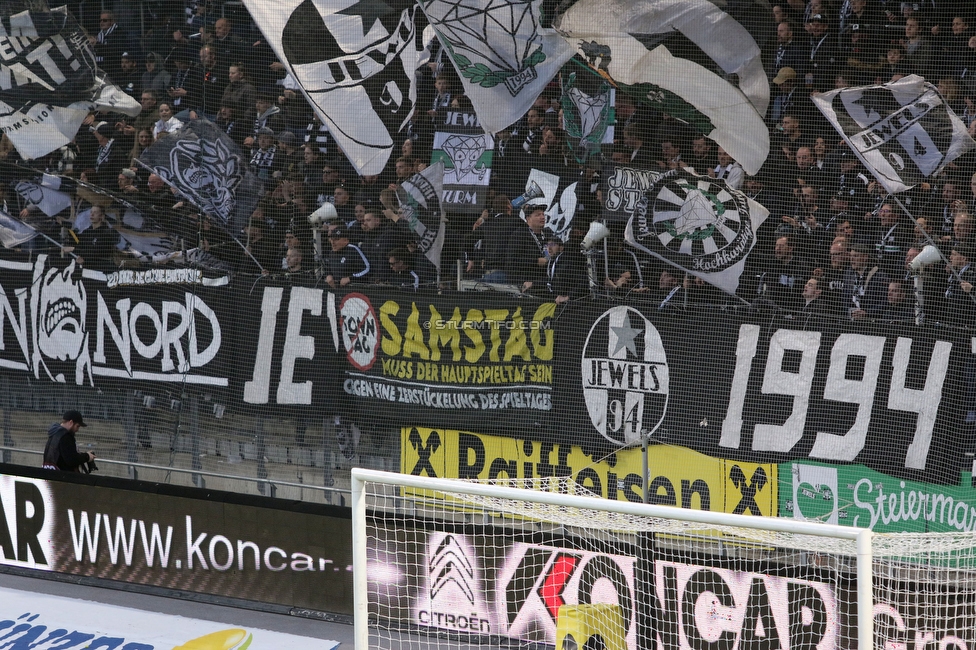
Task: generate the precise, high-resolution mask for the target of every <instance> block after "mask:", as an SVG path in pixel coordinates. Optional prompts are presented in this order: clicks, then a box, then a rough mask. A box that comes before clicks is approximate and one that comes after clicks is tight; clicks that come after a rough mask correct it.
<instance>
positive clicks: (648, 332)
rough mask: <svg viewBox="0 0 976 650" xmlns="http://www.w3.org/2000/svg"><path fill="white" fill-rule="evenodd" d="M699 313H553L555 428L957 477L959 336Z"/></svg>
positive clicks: (938, 478) (580, 306)
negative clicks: (554, 335) (664, 314)
mask: <svg viewBox="0 0 976 650" xmlns="http://www.w3.org/2000/svg"><path fill="white" fill-rule="evenodd" d="M712 316H713V317H711V318H704V317H702V314H697V315H693V314H687V315H685V316H671V315H668V316H665V317H662V316H661V315H660V314H659V313H658V312H656V311H654V310H648V311H647V312H646V313H645V312H644V311H642V310H640V309H638V308H636V307H633V306H622V305H621V306H610V305H606V304H599V305H598V304H594V303H577V304H575V305H573V306H571V307H570V308H568V309H567V310H566V312H564V313H561V314H560V315H559V316H558V317H557V318H556V319H555V323H556V328H555V329H556V339H557V341H558V346H557V350H556V352H557V353H556V356H555V359H556V362H555V363H554V367H553V377H554V381H555V383H554V398H553V413H554V417H555V419H556V429H557V430H559V431H572V432H573V434H574V435H575V436H576V437H577V439H578V440H588V441H591V442H593V441H603V443H604V444H605V445H606V446H608V447H609V448H616V447H620V446H622V445H637V444H639V443H640V441H641V435H642V434H643V435H645V436H649V439H650V441H652V442H661V443H668V444H676V445H681V446H685V447H690V448H692V449H695V450H698V451H701V452H703V453H706V454H709V455H712V456H718V457H725V458H732V459H737V460H744V461H749V462H755V463H769V462H783V461H787V460H795V459H815V460H820V461H825V462H830V463H848V462H856V463H862V464H864V465H867V466H869V467H872V468H874V469H877V470H879V471H883V472H886V473H889V474H892V475H896V476H900V477H904V478H913V479H917V480H924V481H929V482H940V483H946V482H954V481H956V480H957V479H958V476H959V474H958V470H959V459H958V452H959V449H960V444H961V439H960V438H959V437H958V433H957V432H958V430H959V425H960V424H961V423H962V419H963V416H964V411H962V409H961V408H960V406H961V404H962V402H961V399H962V389H963V387H964V384H963V382H961V381H960V379H961V378H962V377H963V376H964V368H966V367H969V366H968V364H972V355H971V354H970V341H969V338H968V337H965V338H964V337H961V336H953V335H951V334H947V333H945V332H939V333H938V334H939V335H938V336H933V332H932V331H925V332H923V331H920V330H918V329H915V328H907V327H906V328H897V327H893V326H885V327H884V328H883V329H882V328H881V327H880V326H878V327H875V326H872V325H864V326H861V327H858V328H856V329H848V328H845V329H841V328H839V327H834V326H828V325H827V323H826V322H825V321H824V320H823V319H821V320H819V321H818V325H820V327H818V328H817V329H810V328H804V327H803V326H802V324H801V323H800V322H799V321H793V320H787V319H772V320H767V321H765V322H763V323H762V324H759V323H755V322H750V321H747V320H743V319H737V318H734V317H730V316H723V317H718V318H716V317H714V316H715V315H714V314H713V315H712ZM593 444H596V442H593Z"/></svg>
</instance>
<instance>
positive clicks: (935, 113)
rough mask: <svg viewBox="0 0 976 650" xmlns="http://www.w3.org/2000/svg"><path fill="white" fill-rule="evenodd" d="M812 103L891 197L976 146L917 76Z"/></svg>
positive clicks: (828, 95)
mask: <svg viewBox="0 0 976 650" xmlns="http://www.w3.org/2000/svg"><path fill="white" fill-rule="evenodd" d="M813 103H814V104H816V105H817V108H819V109H820V112H822V113H823V114H824V115H825V116H826V117H827V119H828V120H829V121H830V123H831V124H833V125H834V128H835V129H837V131H838V132H839V133H840V134H841V135H842V136H843V137H844V141H845V142H847V144H848V145H849V146H850V147H851V149H853V150H854V153H855V154H856V155H857V157H858V158H860V159H861V162H863V163H864V165H865V166H866V167H867V168H868V169H869V170H870V171H871V173H873V174H874V177H875V178H877V179H878V182H880V183H881V185H883V186H884V188H885V190H887V191H888V192H891V193H892V194H895V193H897V192H903V191H905V190H907V189H909V188H911V187H913V186H915V185H917V184H918V183H921V182H922V180H923V179H924V178H928V177H929V176H932V175H934V174H937V173H938V172H939V171H940V170H942V168H944V167H945V166H946V165H947V164H949V163H950V162H952V161H953V160H955V159H956V158H958V157H959V156H961V155H962V154H964V153H966V152H967V151H969V150H970V149H972V148H973V147H976V142H974V141H973V139H972V138H971V137H969V133H967V131H966V125H965V124H964V123H963V122H962V120H960V119H959V117H957V116H956V114H955V113H953V112H952V109H951V108H949V105H948V104H947V103H946V101H945V100H944V99H943V98H942V96H941V95H940V94H939V91H938V90H937V89H936V88H935V86H933V85H932V84H930V83H928V82H926V81H925V79H923V78H922V77H919V76H918V75H909V76H907V77H903V78H901V79H899V80H898V81H893V82H891V83H887V84H883V85H880V86H859V87H857V88H843V89H841V90H833V91H831V92H829V93H824V94H822V95H814V96H813Z"/></svg>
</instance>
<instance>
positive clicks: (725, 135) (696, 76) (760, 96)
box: [553, 0, 769, 174]
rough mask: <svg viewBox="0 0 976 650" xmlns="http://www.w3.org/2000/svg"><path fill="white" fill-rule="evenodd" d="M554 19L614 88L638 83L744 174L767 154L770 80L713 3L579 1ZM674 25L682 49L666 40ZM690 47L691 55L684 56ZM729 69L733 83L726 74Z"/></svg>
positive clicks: (753, 47)
mask: <svg viewBox="0 0 976 650" xmlns="http://www.w3.org/2000/svg"><path fill="white" fill-rule="evenodd" d="M745 4H748V5H751V4H753V3H752V2H748V3H745ZM553 26H554V27H555V28H556V29H557V30H559V32H560V33H561V34H562V35H563V36H565V37H566V39H568V40H569V41H570V42H572V43H573V44H574V46H575V47H576V48H578V50H579V52H580V55H581V56H582V57H583V58H584V59H586V60H587V61H588V62H589V63H590V65H591V66H592V67H593V68H595V69H597V70H598V71H600V73H601V74H603V75H605V76H607V77H609V78H611V79H612V80H613V81H614V82H615V83H617V84H618V86H619V87H620V88H621V90H624V91H628V90H629V92H631V93H633V92H634V91H637V90H639V95H640V96H641V98H642V100H644V101H647V102H650V103H654V104H657V105H658V106H659V107H660V108H661V109H662V110H664V111H665V112H668V113H671V114H673V115H674V116H675V117H678V118H679V119H682V120H684V121H686V122H688V123H689V124H690V125H691V126H692V127H693V128H695V129H696V130H698V131H700V132H701V133H703V134H704V135H706V136H708V137H709V138H711V139H712V140H714V141H715V142H717V143H718V144H719V145H721V146H722V148H723V149H725V150H726V151H727V152H728V153H729V155H731V156H732V157H733V158H735V160H737V161H738V162H739V163H740V164H741V165H742V167H743V169H745V170H746V171H747V172H748V173H750V174H755V173H756V172H757V171H759V168H760V167H761V166H762V164H763V162H765V160H766V156H767V155H768V154H769V132H768V131H767V129H766V125H765V122H764V120H763V116H764V115H765V112H766V107H767V105H768V103H769V82H768V80H767V78H766V75H765V73H764V71H763V67H762V62H761V59H760V49H759V45H758V44H757V42H756V40H755V38H754V37H753V36H752V34H751V33H750V32H749V30H748V29H746V27H745V26H744V25H743V24H741V23H740V22H739V21H738V20H736V19H735V18H734V17H732V16H731V15H730V14H728V13H726V12H725V11H724V10H723V9H721V8H719V7H718V6H717V5H716V4H715V3H712V2H710V1H709V0H656V1H655V2H642V1H636V0H578V2H576V3H574V4H573V5H572V6H571V7H570V8H569V9H567V10H566V11H565V12H564V13H562V14H561V15H559V16H557V17H556V18H555V20H554V21H553ZM678 32H680V34H681V35H683V36H684V37H685V38H686V39H687V41H685V42H683V44H682V50H681V52H682V55H681V56H676V55H675V54H674V53H672V52H671V50H670V49H668V46H667V44H668V39H669V38H670V37H671V36H673V35H675V34H677V33H678ZM689 42H690V45H689ZM689 49H694V50H695V51H696V52H697V53H698V54H699V56H698V57H697V60H692V59H690V58H687V57H685V56H684V53H685V51H687V50H689ZM720 73H721V74H720ZM731 75H735V78H736V79H737V80H738V85H737V86H736V85H733V84H732V83H730V82H729V81H728V80H727V77H729V76H731ZM627 87H629V89H628V88H627ZM669 97H670V98H671V99H672V100H673V99H678V98H680V100H683V101H681V102H680V103H681V104H684V106H683V108H682V110H683V111H684V112H685V113H691V114H692V115H681V114H680V113H679V111H677V110H674V108H673V105H674V103H675V102H673V101H671V104H672V107H669V106H668V105H667V104H668V102H669Z"/></svg>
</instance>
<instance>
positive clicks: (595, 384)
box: [580, 306, 670, 446]
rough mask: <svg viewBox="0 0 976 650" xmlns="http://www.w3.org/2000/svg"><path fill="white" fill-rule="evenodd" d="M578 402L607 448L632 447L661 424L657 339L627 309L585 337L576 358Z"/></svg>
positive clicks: (663, 370)
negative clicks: (580, 384) (579, 381)
mask: <svg viewBox="0 0 976 650" xmlns="http://www.w3.org/2000/svg"><path fill="white" fill-rule="evenodd" d="M580 370H581V374H582V380H583V398H584V402H585V403H586V410H587V413H588V414H589V416H590V421H591V422H592V423H593V426H594V427H595V428H596V430H597V431H599V432H600V434H601V435H602V436H603V437H604V438H606V439H607V440H610V441H611V442H613V443H615V444H618V445H622V446H628V445H634V444H637V443H639V442H640V440H641V434H642V433H646V434H651V433H653V432H654V431H655V430H656V429H657V428H658V426H660V424H661V422H662V421H663V419H664V414H665V412H666V411H667V405H668V394H669V390H670V389H669V384H670V379H669V373H668V360H667V355H666V353H665V351H664V344H663V343H662V341H661V335H660V334H659V333H658V331H657V328H655V327H654V325H653V323H651V321H649V320H647V319H646V318H645V317H644V316H643V314H641V313H640V312H639V311H637V310H636V309H634V308H633V307H625V306H619V307H613V308H612V309H609V310H607V311H606V312H604V313H603V315H602V316H600V317H599V318H598V319H597V320H596V322H594V323H593V326H592V327H591V328H590V332H589V334H588V335H587V337H586V343H585V344H584V346H583V355H582V358H581V368H580Z"/></svg>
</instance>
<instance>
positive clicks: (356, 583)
mask: <svg viewBox="0 0 976 650" xmlns="http://www.w3.org/2000/svg"><path fill="white" fill-rule="evenodd" d="M351 479H352V486H351V487H352V559H353V562H352V566H353V624H354V638H355V647H356V648H357V649H363V650H365V649H366V648H368V647H369V603H368V601H367V597H368V580H367V571H366V562H367V554H366V524H367V517H366V514H367V513H366V491H365V488H366V483H381V484H385V485H394V486H399V487H407V488H415V489H421V490H424V489H426V490H438V491H441V492H447V493H454V494H470V495H476V496H484V497H496V498H501V499H513V500H517V501H527V502H531V503H544V504H548V505H553V506H563V507H575V508H585V509H598V510H604V511H607V512H614V513H619V514H625V515H632V516H637V517H641V516H643V517H657V518H662V519H674V520H678V521H688V522H695V523H702V524H714V525H719V526H738V527H742V528H753V529H756V530H766V531H772V532H782V533H796V534H803V535H813V536H816V537H829V538H840V539H846V540H851V541H853V542H855V543H856V548H857V551H856V555H857V557H856V563H857V611H858V617H857V628H858V629H857V640H858V647H860V648H872V647H873V645H874V615H873V611H874V593H873V583H874V580H873V578H874V572H873V560H874V558H873V552H872V548H871V540H872V536H873V532H872V531H871V530H870V529H869V528H854V527H850V526H837V525H834V524H821V523H816V522H809V521H796V520H793V519H782V518H778V517H756V516H750V515H735V514H730V513H724V512H712V511H708V510H691V509H688V508H677V507H674V506H662V505H654V504H647V503H631V502H629V501H613V500H609V499H599V498H595V497H583V496H576V495H571V494H559V493H553V492H543V491H537V490H526V489H520V488H513V487H507V486H502V485H489V484H485V483H475V482H472V481H464V480H460V479H447V478H432V477H428V476H412V475H408V474H400V473H397V472H383V471H379V470H371V469H362V468H353V469H352V472H351ZM864 612H866V613H867V614H866V615H864V614H863V613H864Z"/></svg>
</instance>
